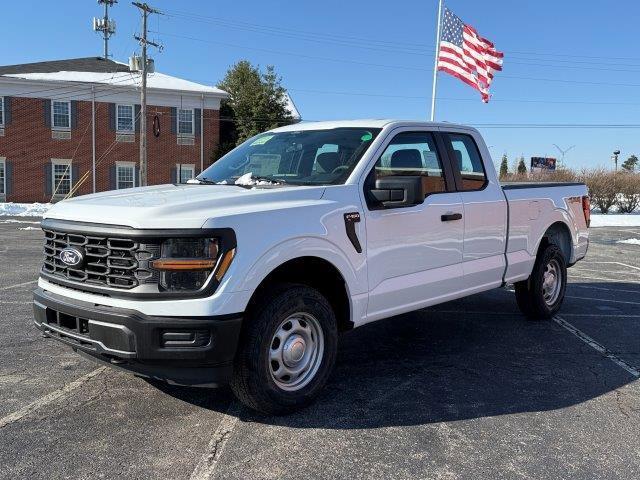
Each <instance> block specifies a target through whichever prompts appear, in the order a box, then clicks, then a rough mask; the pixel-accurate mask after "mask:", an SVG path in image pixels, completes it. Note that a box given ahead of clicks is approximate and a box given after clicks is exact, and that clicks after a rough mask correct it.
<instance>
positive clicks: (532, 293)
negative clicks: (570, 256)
mask: <svg viewBox="0 0 640 480" xmlns="http://www.w3.org/2000/svg"><path fill="white" fill-rule="evenodd" d="M514 286H515V291H516V300H517V302H518V307H520V310H521V311H522V313H523V314H525V315H526V316H527V317H528V318H530V319H547V318H551V317H552V316H553V315H554V314H555V313H556V312H557V311H558V310H559V309H560V306H561V305H562V301H563V300H564V293H565V289H566V286H567V265H566V262H565V259H564V256H563V254H562V251H561V250H560V248H558V247H557V246H556V245H547V246H546V247H545V248H544V249H543V250H541V251H540V252H539V253H538V257H537V258H536V262H535V264H534V266H533V271H532V272H531V275H530V276H529V278H528V279H527V280H525V281H522V282H517V283H516V284H515V285H514Z"/></svg>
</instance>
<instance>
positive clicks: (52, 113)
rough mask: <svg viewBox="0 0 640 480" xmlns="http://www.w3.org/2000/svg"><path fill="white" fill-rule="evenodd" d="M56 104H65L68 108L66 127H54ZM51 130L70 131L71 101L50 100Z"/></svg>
mask: <svg viewBox="0 0 640 480" xmlns="http://www.w3.org/2000/svg"><path fill="white" fill-rule="evenodd" d="M56 103H66V104H67V106H68V107H69V126H67V127H56V126H55V120H54V119H55V111H56V109H55V104H56ZM51 129H52V130H65V131H67V130H71V100H51Z"/></svg>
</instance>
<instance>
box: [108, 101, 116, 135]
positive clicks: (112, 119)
mask: <svg viewBox="0 0 640 480" xmlns="http://www.w3.org/2000/svg"><path fill="white" fill-rule="evenodd" d="M108 105H109V130H111V131H112V132H115V131H116V104H115V103H109V104H108Z"/></svg>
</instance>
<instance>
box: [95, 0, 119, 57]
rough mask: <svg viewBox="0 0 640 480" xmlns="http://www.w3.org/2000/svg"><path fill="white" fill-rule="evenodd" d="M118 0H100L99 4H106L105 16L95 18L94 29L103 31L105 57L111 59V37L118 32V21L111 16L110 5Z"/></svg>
mask: <svg viewBox="0 0 640 480" xmlns="http://www.w3.org/2000/svg"><path fill="white" fill-rule="evenodd" d="M114 3H118V0H98V5H104V17H102V18H95V17H94V18H93V31H94V32H102V38H103V39H104V59H105V60H108V59H109V38H110V37H111V35H113V34H114V33H116V22H115V20H111V19H110V18H109V7H113V4H114Z"/></svg>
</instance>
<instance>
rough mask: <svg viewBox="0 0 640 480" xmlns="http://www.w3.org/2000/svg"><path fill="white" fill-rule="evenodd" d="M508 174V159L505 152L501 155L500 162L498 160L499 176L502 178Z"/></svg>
mask: <svg viewBox="0 0 640 480" xmlns="http://www.w3.org/2000/svg"><path fill="white" fill-rule="evenodd" d="M508 174H509V160H508V159H507V154H506V153H505V154H504V155H502V162H500V178H504V177H506V176H507V175H508Z"/></svg>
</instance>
